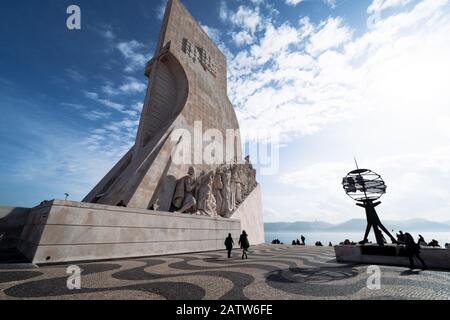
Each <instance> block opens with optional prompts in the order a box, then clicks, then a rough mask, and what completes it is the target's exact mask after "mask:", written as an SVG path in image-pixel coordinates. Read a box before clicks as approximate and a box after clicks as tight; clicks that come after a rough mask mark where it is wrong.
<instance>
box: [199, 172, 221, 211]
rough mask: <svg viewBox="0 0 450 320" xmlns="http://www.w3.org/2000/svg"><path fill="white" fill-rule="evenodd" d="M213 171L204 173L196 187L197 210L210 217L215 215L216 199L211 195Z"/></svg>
mask: <svg viewBox="0 0 450 320" xmlns="http://www.w3.org/2000/svg"><path fill="white" fill-rule="evenodd" d="M213 181H214V172H213V171H211V172H209V173H208V174H204V175H203V176H201V177H200V178H199V183H200V184H199V187H198V189H197V199H198V203H197V210H198V213H199V214H204V215H208V216H211V217H215V216H217V213H216V200H215V198H214V195H213V192H212V191H213Z"/></svg>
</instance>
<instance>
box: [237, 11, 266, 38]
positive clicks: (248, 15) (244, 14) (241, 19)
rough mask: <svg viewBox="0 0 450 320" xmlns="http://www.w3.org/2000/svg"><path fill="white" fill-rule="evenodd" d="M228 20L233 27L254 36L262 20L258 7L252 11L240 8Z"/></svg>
mask: <svg viewBox="0 0 450 320" xmlns="http://www.w3.org/2000/svg"><path fill="white" fill-rule="evenodd" d="M229 18H230V20H231V22H232V23H233V24H234V25H236V26H239V27H241V28H243V29H244V30H247V31H248V32H250V33H251V34H254V33H255V31H256V30H257V29H258V28H259V27H260V26H261V23H262V18H261V15H260V12H259V9H258V7H256V8H255V9H252V8H249V7H245V6H240V7H239V8H238V10H237V11H236V12H235V13H233V14H231V16H230V17H229Z"/></svg>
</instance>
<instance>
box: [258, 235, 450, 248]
mask: <svg viewBox="0 0 450 320" xmlns="http://www.w3.org/2000/svg"><path fill="white" fill-rule="evenodd" d="M420 234H421V235H422V236H423V237H424V238H425V240H426V241H427V242H431V240H433V239H436V240H437V241H439V244H440V245H441V247H444V246H445V244H446V243H450V232H421V233H420ZM301 235H304V236H305V238H306V244H307V245H314V244H315V243H316V241H320V242H322V244H323V245H324V246H327V245H328V244H329V242H331V243H332V244H333V245H336V244H339V243H340V242H343V241H344V240H345V239H349V240H350V241H354V242H359V241H361V240H362V239H363V237H364V232H360V233H356V232H301V231H299V232H298V233H291V232H289V233H286V232H266V233H265V241H266V243H269V244H270V243H272V240H274V239H279V240H280V241H281V242H283V243H284V244H292V240H297V239H299V240H300V241H301V239H300V237H301ZM411 235H412V236H413V237H414V238H415V239H418V235H419V233H418V232H411ZM394 236H395V235H394ZM386 238H387V237H386ZM369 239H370V241H372V242H374V243H375V237H374V235H373V233H372V232H371V235H370V237H369ZM387 240H389V239H387Z"/></svg>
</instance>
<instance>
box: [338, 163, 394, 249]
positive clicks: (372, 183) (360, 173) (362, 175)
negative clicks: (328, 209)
mask: <svg viewBox="0 0 450 320" xmlns="http://www.w3.org/2000/svg"><path fill="white" fill-rule="evenodd" d="M355 162H356V159H355ZM356 165H357V167H358V164H357V163H356ZM342 186H343V187H344V190H345V193H346V194H347V195H348V196H349V197H350V198H351V199H353V200H355V201H356V202H357V204H356V205H357V206H359V207H362V208H364V209H365V211H366V217H367V228H366V233H365V235H364V239H363V240H362V241H361V242H360V244H366V243H368V242H369V233H370V230H371V229H372V228H373V231H374V233H375V238H376V240H377V243H378V245H379V246H384V245H385V238H384V237H383V234H382V232H381V231H384V233H385V234H386V235H388V236H389V238H390V239H391V241H392V243H397V241H396V239H395V238H394V237H393V236H392V235H391V233H390V232H389V231H388V230H387V229H386V227H385V226H384V225H383V224H382V223H381V220H380V218H379V217H378V214H377V211H376V210H375V208H376V207H377V206H379V205H380V204H381V202H380V201H378V202H374V201H377V200H378V199H380V198H381V197H382V196H383V195H384V194H385V193H386V190H387V186H386V184H385V183H384V180H383V179H382V178H381V176H380V175H379V174H377V173H375V172H373V171H371V170H369V169H359V168H357V170H353V171H351V172H350V173H348V174H347V176H346V177H345V178H343V180H342ZM380 229H381V230H380Z"/></svg>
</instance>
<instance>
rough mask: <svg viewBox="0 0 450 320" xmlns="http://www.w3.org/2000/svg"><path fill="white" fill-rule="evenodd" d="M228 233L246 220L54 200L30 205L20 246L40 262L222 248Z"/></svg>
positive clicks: (238, 229) (236, 234)
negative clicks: (40, 204) (38, 204)
mask: <svg viewBox="0 0 450 320" xmlns="http://www.w3.org/2000/svg"><path fill="white" fill-rule="evenodd" d="M228 233H231V234H232V236H233V238H235V239H239V235H240V233H241V222H240V221H239V220H236V219H222V218H218V219H215V218H210V217H204V216H196V215H193V216H192V215H182V214H178V213H165V212H155V211H148V210H141V209H133V208H120V207H112V206H105V205H98V204H88V203H80V202H71V201H60V200H54V201H52V202H49V203H48V204H46V205H42V206H39V207H36V208H33V209H31V211H30V214H29V216H28V221H27V223H26V225H25V227H24V229H23V232H22V235H21V241H20V244H19V246H18V249H19V251H20V252H22V253H23V254H24V255H25V256H26V257H27V258H28V259H29V260H30V261H31V262H32V263H35V264H51V263H66V262H77V261H95V260H109V259H122V258H136V257H146V256H157V255H168V254H180V253H193V252H203V251H214V250H221V249H224V240H225V238H226V237H227V235H228ZM236 242H237V240H236Z"/></svg>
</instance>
